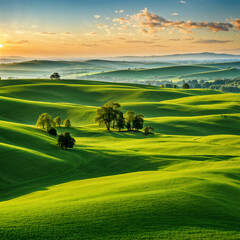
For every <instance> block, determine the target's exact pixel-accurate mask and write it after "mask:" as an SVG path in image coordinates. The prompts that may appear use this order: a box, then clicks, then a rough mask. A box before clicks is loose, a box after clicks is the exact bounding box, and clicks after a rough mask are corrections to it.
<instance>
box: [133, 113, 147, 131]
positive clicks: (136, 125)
mask: <svg viewBox="0 0 240 240" xmlns="http://www.w3.org/2000/svg"><path fill="white" fill-rule="evenodd" d="M143 118H144V116H143V115H142V114H137V115H136V116H135V117H134V118H133V120H132V128H133V129H136V130H137V131H138V130H139V129H143V123H144V119H143Z"/></svg>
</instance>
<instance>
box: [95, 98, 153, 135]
mask: <svg viewBox="0 0 240 240" xmlns="http://www.w3.org/2000/svg"><path fill="white" fill-rule="evenodd" d="M120 107H121V106H120V104H119V103H114V102H112V101H109V102H107V103H106V104H105V105H104V106H103V107H101V108H99V109H98V110H97V113H96V117H95V121H96V122H98V123H99V124H100V125H105V126H106V128H107V130H110V128H111V127H112V128H115V127H116V128H117V129H118V130H119V131H121V130H122V129H124V128H125V127H126V128H127V130H128V131H132V130H137V131H138V130H140V129H143V124H144V116H143V115H142V114H136V113H135V112H133V111H127V112H126V113H125V114H123V112H122V111H121V110H120ZM151 129H152V130H151V131H153V128H151Z"/></svg>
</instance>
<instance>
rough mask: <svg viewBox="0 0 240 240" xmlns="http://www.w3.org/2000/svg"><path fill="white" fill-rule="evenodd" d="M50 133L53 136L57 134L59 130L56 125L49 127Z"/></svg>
mask: <svg viewBox="0 0 240 240" xmlns="http://www.w3.org/2000/svg"><path fill="white" fill-rule="evenodd" d="M48 133H49V134H50V135H53V136H57V130H56V128H54V127H51V128H49V129H48Z"/></svg>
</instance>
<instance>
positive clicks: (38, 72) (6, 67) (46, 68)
mask: <svg viewBox="0 0 240 240" xmlns="http://www.w3.org/2000/svg"><path fill="white" fill-rule="evenodd" d="M172 65H174V64H172V63H165V62H132V61H107V60H97V59H95V60H88V61H82V62H80V61H53V60H32V61H25V62H15V63H8V64H0V76H1V77H2V78H8V77H13V78H14V77H15V78H16V77H18V78H21V77H27V78H46V77H49V76H50V74H52V73H53V72H60V74H61V75H62V77H69V76H70V77H71V78H73V77H74V78H76V77H78V76H82V75H86V74H89V73H96V72H102V71H112V70H119V69H128V68H154V67H166V66H172Z"/></svg>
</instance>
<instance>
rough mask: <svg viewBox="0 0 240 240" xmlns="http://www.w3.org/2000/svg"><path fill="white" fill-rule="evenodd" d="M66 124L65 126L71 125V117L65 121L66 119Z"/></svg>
mask: <svg viewBox="0 0 240 240" xmlns="http://www.w3.org/2000/svg"><path fill="white" fill-rule="evenodd" d="M64 126H65V127H67V128H68V127H71V122H70V119H69V118H67V119H66V120H65V121H64Z"/></svg>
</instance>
